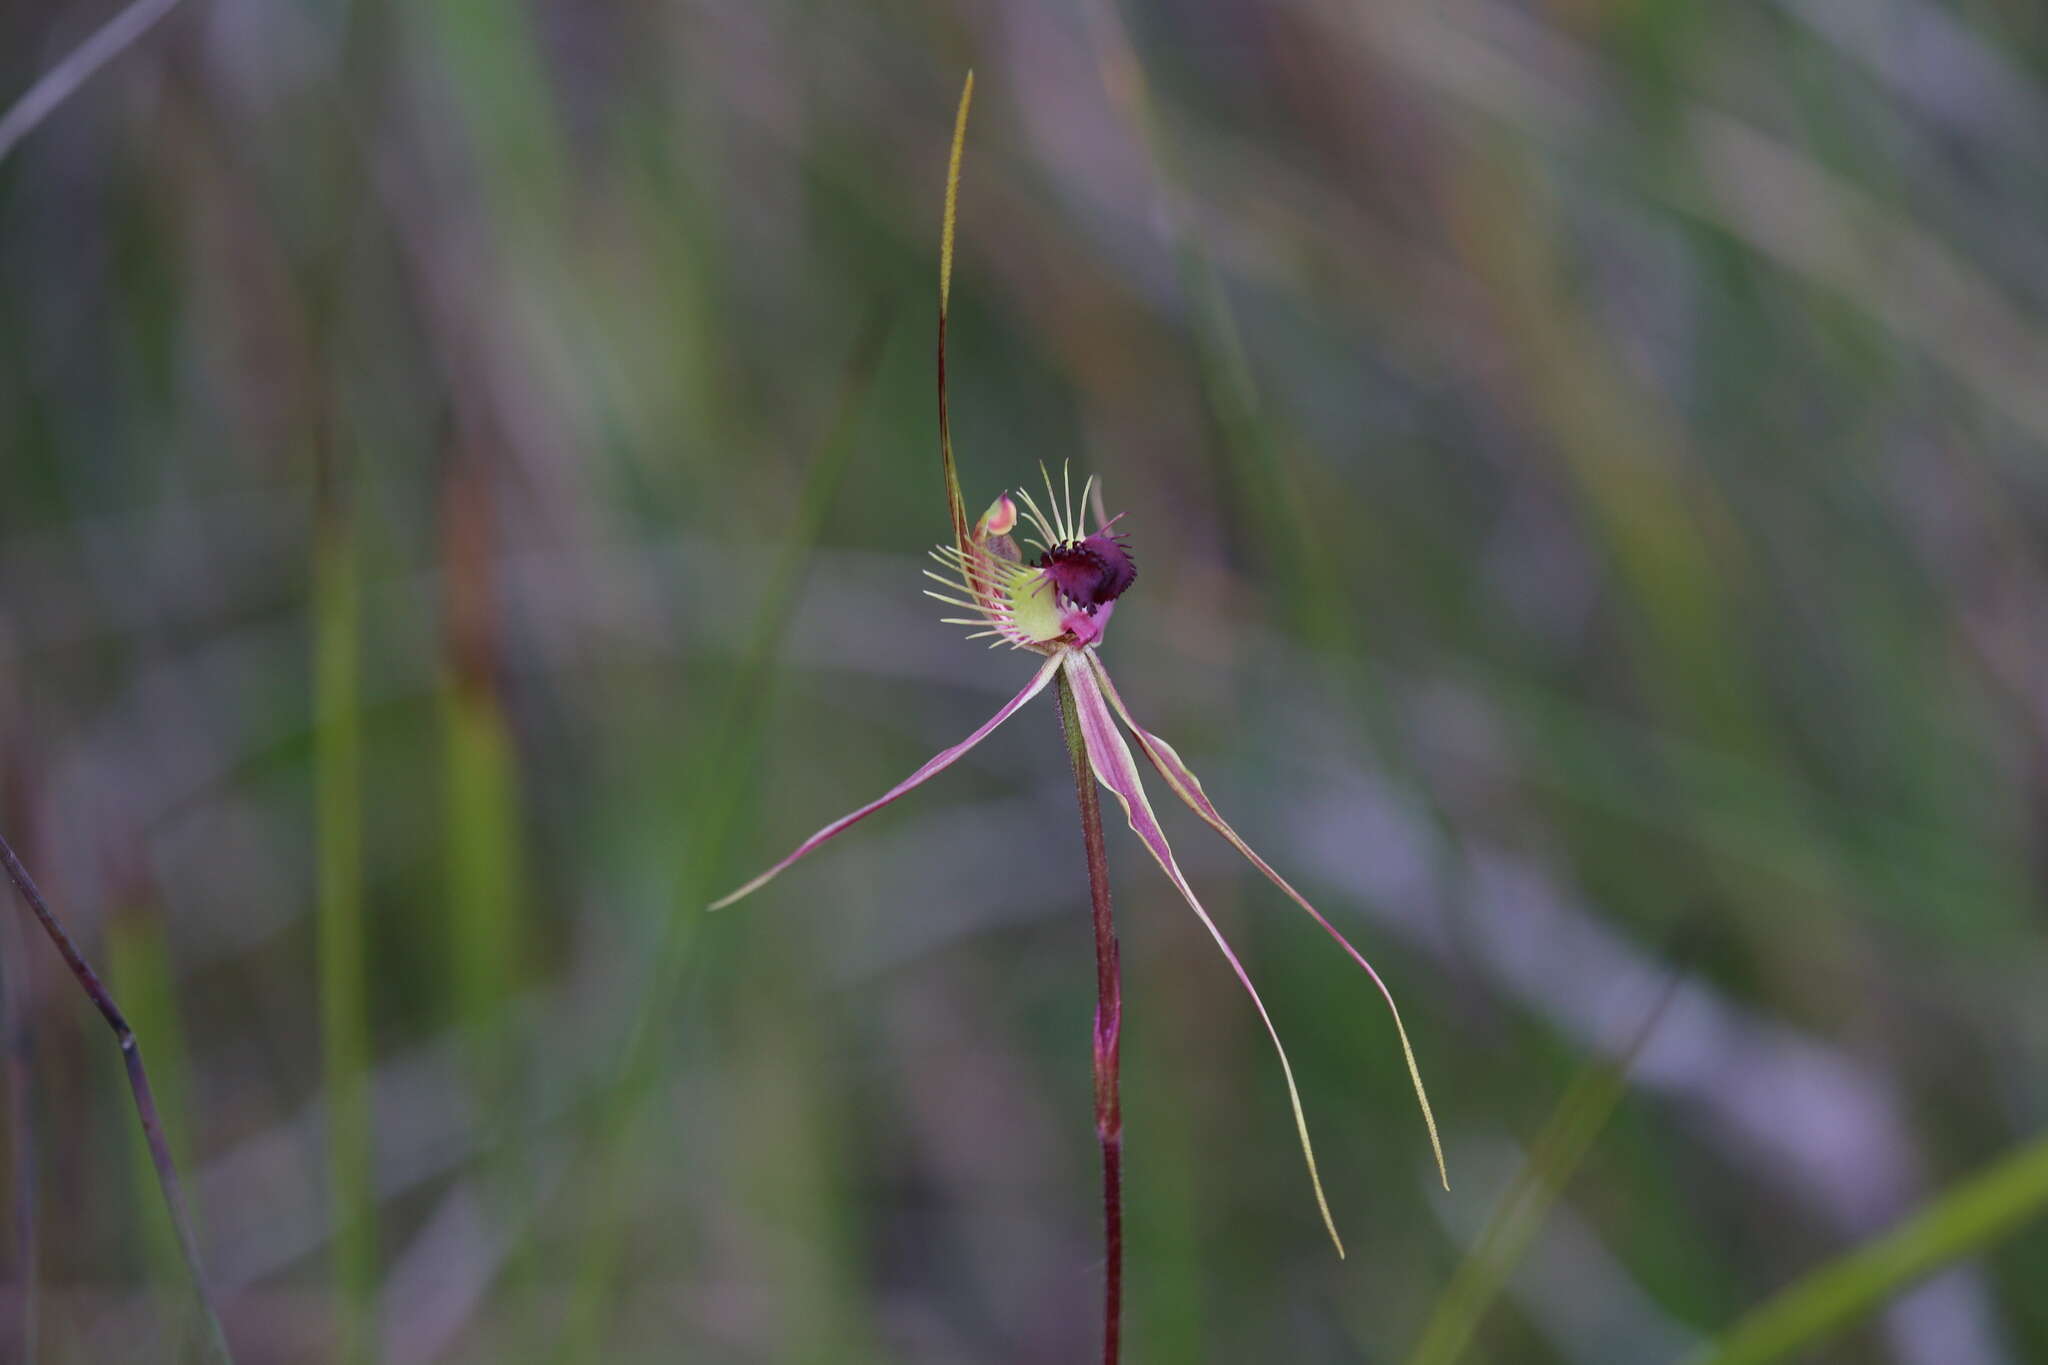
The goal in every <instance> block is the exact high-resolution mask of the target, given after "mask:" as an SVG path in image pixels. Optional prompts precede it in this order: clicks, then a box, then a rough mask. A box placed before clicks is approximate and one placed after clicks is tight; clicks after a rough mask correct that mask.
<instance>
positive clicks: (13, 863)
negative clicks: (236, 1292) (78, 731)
mask: <svg viewBox="0 0 2048 1365" xmlns="http://www.w3.org/2000/svg"><path fill="white" fill-rule="evenodd" d="M0 863H4V864H5V865H6V868H7V876H8V879H9V880H10V881H12V882H13V883H14V889H15V890H16V891H18V892H20V893H21V898H22V899H23V900H24V901H26V902H27V903H28V908H29V911H30V913H31V914H33V915H34V916H35V917H36V922H37V923H39V924H41V925H42V926H43V932H44V933H45V934H47V935H49V939H50V942H51V943H53V944H55V945H56V947H57V951H58V953H59V954H61V955H62V956H63V958H64V964H65V965H66V966H67V967H69V968H70V969H71V975H72V976H74V977H76V978H77V980H78V984H79V986H80V987H81V988H83V989H84V991H85V994H86V997H87V998H88V999H90V1000H91V1001H92V1003H93V1007H94V1008H95V1009H97V1010H99V1012H100V1017H101V1018H102V1019H105V1020H106V1021H107V1027H108V1028H110V1029H112V1030H113V1031H114V1039H115V1041H116V1042H117V1043H118V1044H119V1045H120V1048H121V1061H122V1063H123V1065H125V1066H126V1067H127V1069H128V1089H129V1092H130V1093H131V1094H133V1095H134V1097H135V1114H136V1117H137V1118H138V1119H140V1120H141V1123H142V1138H143V1141H144V1142H146V1143H147V1144H148V1145H149V1157H150V1161H151V1162H152V1164H154V1165H155V1167H156V1178H157V1185H158V1186H159V1187H160V1188H161V1189H162V1190H163V1192H164V1206H165V1208H167V1209H168V1210H169V1212H170V1215H171V1227H172V1230H173V1231H175V1232H176V1233H177V1236H178V1247H179V1249H180V1250H181V1251H183V1252H184V1253H185V1265H186V1268H187V1269H189V1270H190V1271H191V1272H192V1285H193V1289H194V1291H195V1292H196V1293H197V1295H198V1298H199V1308H200V1312H201V1314H202V1315H203V1316H204V1317H205V1319H206V1327H207V1338H208V1341H207V1345H208V1348H209V1350H210V1352H211V1355H212V1357H213V1359H215V1360H220V1361H229V1362H232V1361H233V1359H234V1356H233V1354H232V1353H231V1352H230V1351H229V1350H228V1338H227V1333H226V1332H225V1331H223V1330H222V1328H221V1325H220V1315H219V1314H218V1313H216V1312H215V1311H214V1307H213V1295H212V1293H211V1292H210V1291H209V1290H208V1289H207V1287H206V1273H205V1271H204V1270H202V1269H201V1267H200V1260H199V1239H198V1238H197V1237H194V1236H193V1235H192V1219H191V1216H190V1215H189V1214H187V1213H186V1211H185V1191H184V1187H183V1186H182V1185H181V1184H180V1183H179V1181H178V1168H177V1167H176V1165H174V1164H173V1163H172V1161H171V1148H170V1144H169V1143H168V1142H166V1141H165V1140H164V1126H163V1121H162V1119H160V1118H159V1117H158V1114H157V1107H156V1096H155V1095H154V1094H153V1093H152V1092H151V1090H150V1088H149V1072H148V1070H147V1069H146V1068H145V1067H144V1066H143V1064H142V1045H141V1044H140V1043H139V1042H137V1041H136V1038H135V1032H134V1030H133V1029H131V1028H129V1027H128V1019H127V1017H126V1016H125V1015H123V1014H122V1013H121V1009H120V1006H118V1005H116V1004H115V1003H114V997H113V996H112V995H111V994H109V993H108V991H107V988H106V986H105V985H104V984H103V983H102V982H101V981H100V977H99V973H97V972H95V971H94V970H93V969H92V965H91V964H90V963H88V962H87V961H86V960H85V957H84V956H83V955H82V954H81V953H80V952H79V951H78V947H77V945H76V944H74V943H73V942H72V941H71V936H70V935H69V934H67V933H65V932H64V926H63V925H62V924H60V923H59V922H58V920H57V916H56V913H55V912H54V911H52V910H51V909H50V905H49V902H48V901H45V900H44V899H43V893H42V891H41V890H40V889H38V888H37V886H36V884H35V879H34V878H32V877H30V876H29V875H28V869H27V868H25V867H23V866H22V865H21V859H19V858H17V857H15V855H14V850H13V848H11V847H9V845H8V843H7V841H6V840H5V839H0Z"/></svg>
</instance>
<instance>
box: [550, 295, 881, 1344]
mask: <svg viewBox="0 0 2048 1365" xmlns="http://www.w3.org/2000/svg"><path fill="white" fill-rule="evenodd" d="M888 333H889V327H888V320H887V314H886V313H884V312H883V311H881V310H880V309H877V310H876V311H875V312H874V313H873V314H872V315H871V316H870V317H869V319H868V321H867V323H866V325H865V326H864V327H863V328H862V331H861V334H860V338H859V339H858V340H857V341H856V342H855V343H854V347H853V351H852V354H851V357H850V358H849V360H848V362H847V367H846V372H845V377H844V380H843V382H842V384H841V386H840V391H839V395H838V398H837V400H836V402H835V404H834V411H833V416H832V420H831V424H830V426H829V427H828V429H827V434H826V437H825V440H824V442H823V445H822V447H821V449H820V451H819V454H818V457H817V458H816V459H815V460H814V461H813V462H812V464H811V468H810V470H809V472H808V473H807V474H806V476H805V479H804V484H803V489H802V492H801V493H800V494H799V495H798V501H797V514H796V518H795V524H794V525H793V526H792V527H791V529H790V534H789V538H788V539H787V540H786V541H785V542H784V544H783V550H782V554H781V556H780V557H779V558H778V560H777V562H776V566H775V568H774V570H773V571H772V573H771V574H770V576H769V580H768V584H767V586H766V588H765V589H764V590H763V592H762V595H761V605H760V608H759V610H758V611H757V613H756V615H755V617H754V624H753V629H752V630H751V631H750V632H749V635H748V644H747V648H746V653H745V655H744V657H743V658H742V659H741V662H740V666H739V669H738V671H737V672H736V673H735V675H734V677H733V681H732V685H731V687H730V689H729V690H728V691H727V693H726V694H725V697H724V699H723V702H722V703H721V705H720V707H719V709H718V711H717V716H718V720H717V721H716V722H715V723H714V724H713V725H712V726H711V727H710V729H709V730H708V731H707V734H708V735H709V738H710V743H709V745H708V746H707V750H706V752H705V754H704V756H703V758H702V760H701V761H700V762H698V763H697V764H696V765H695V766H694V767H693V769H692V770H691V773H690V777H689V779H688V780H689V792H688V795H687V796H686V797H685V799H684V802H683V809H684V811H685V812H687V814H686V817H685V823H686V830H687V835H688V838H687V847H686V851H685V854H684V858H683V866H682V868H681V870H680V873H679V875H678V878H677V888H676V891H677V895H676V901H675V904H674V905H673V907H672V908H671V909H670V911H669V915H668V919H667V923H666V924H665V925H664V926H663V930H662V939H661V944H660V947H659V948H658V949H657V953H656V958H655V966H654V975H653V977H652V980H651V982H650V984H649V988H648V991H647V993H646V994H645V995H644V996H643V997H642V999H641V1001H640V1005H639V1008H638V1010H637V1012H636V1014H635V1016H634V1019H633V1023H632V1026H631V1028H630V1029H629V1031H628V1033H627V1036H626V1043H625V1046H624V1048H623V1050H622V1054H621V1057H620V1061H619V1070H618V1072H617V1074H616V1075H615V1076H614V1078H613V1080H612V1083H611V1085H610V1086H609V1088H608V1089H607V1091H606V1093H605V1096H604V1098H603V1100H602V1101H601V1103H600V1106H599V1113H598V1117H597V1118H596V1120H595V1123H594V1128H595V1132H594V1134H593V1140H594V1142H595V1144H596V1146H597V1147H598V1148H599V1149H600V1151H601V1152H602V1156H601V1157H600V1166H601V1169H600V1171H599V1172H598V1175H597V1180H596V1185H595V1192H594V1194H593V1195H592V1199H591V1204H590V1208H589V1213H588V1218H589V1222H588V1228H589V1232H588V1235H587V1238H586V1242H585V1245H584V1247H583V1249H582V1254H581V1256H580V1257H579V1258H578V1260H577V1266H576V1285H575V1290H574V1294H573V1298H572V1300H571V1307H570V1312H569V1319H568V1321H569V1325H568V1329H567V1331H566V1332H565V1334H564V1337H563V1342H562V1346H561V1350H560V1352H559V1353H558V1358H560V1359H562V1360H565V1361H585V1360H596V1359H600V1358H602V1354H603V1352H602V1345H603V1337H604V1316H605V1312H606V1310H607V1307H608V1305H609V1303H610V1302H611V1299H612V1294H613V1291H614V1289H615V1288H616V1281H617V1278H618V1274H619V1270H620V1255H619V1253H620V1249H621V1247H620V1242H621V1236H622V1232H623V1228H622V1221H621V1215H620V1211H621V1209H622V1208H623V1207H624V1197H625V1188H624V1186H623V1184H622V1181H623V1178H624V1173H625V1171H626V1169H627V1168H628V1167H629V1166H630V1164H631V1163H630V1160H629V1159H628V1158H629V1157H630V1154H631V1151H632V1148H633V1144H632V1142H631V1140H630V1139H631V1138H632V1136H633V1134H634V1131H635V1129H636V1127H637V1125H638V1119H639V1117H640V1112H641V1110H642V1108H643V1101H644V1099H645V1095H646V1092H647V1091H648V1089H649V1088H650V1086H651V1083H652V1080H653V1071H654V1064H655V1062H656V1056H655V1051H654V1042H655V1039H656V1038H657V1036H658V1031H657V1028H656V1025H657V1024H659V1023H660V1021H661V1019H662V1018H663V1016H665V1015H666V1014H667V1013H668V1010H669V1008H670V1005H671V1004H672V1003H673V1000H674V998H675V996H676V995H677V994H678V992H679V991H680V989H681V986H682V984H683V978H684V974H685V969H686V967H687V966H688V964H689V960H690V950H691V947H692V946H693V944H694V943H695V940H696V935H697V931H698V926H699V924H700V923H701V922H702V921H703V919H704V915H705V906H706V904H707V903H708V902H709V900H710V896H711V892H710V890H709V888H710V886H711V884H712V878H713V877H714V876H715V875H716V873H717V871H718V866H719V859H720V856H721V854H722V852H723V848H724V844H725V840H726V838H727V836H728V834H729V833H730V830H731V827H732V821H733V817H734V811H735V807H736V806H737V804H738V803H737V801H736V800H735V799H734V788H735V786H736V783H735V775H736V774H737V773H739V772H741V771H742V770H743V769H744V768H745V766H746V765H747V764H748V762H749V761H750V760H751V758H752V756H753V754H754V753H755V752H756V751H757V750H758V749H759V747H760V742H761V734H762V731H763V728H764V725H765V721H766V717H767V699H768V696H769V694H770V691H771V688H770V678H771V675H772V672H773V669H774V666H775V660H776V656H777V654H778V652H779V649H780V646H781V642H782V638H783V635H784V633H785V632H786V631H787V630H788V627H789V623H790V620H791V618H792V617H793V616H794V615H795V613H796V606H797V601H798V596H799V590H800V589H801V587H802V584H803V571H804V567H805V566H806V565H807V564H808V563H809V561H810V555H811V550H812V548H813V547H814V546H815V545H816V544H817V541H818V538H819V536H820V535H821V534H822V533H823V531H824V528H825V519H826V517H827V516H828V515H829V514H830V512H831V509H832V504H833V501H834V499H835V498H836V497H837V495H838V491H839V484H840V480H841V478H842V477H843V476H844V474H845V472H846V466H847V463H848V461H849V459H850V458H851V455H852V450H853V445H854V439H853V438H854V436H855V434H856V432H857V431H858V430H859V426H860V420H859V419H860V417H861V415H862V412H863V410H864V408H865V400H866V398H867V395H868V392H869V389H870V388H871V387H872V384H873V380H874V376H875V371H876V368H877V367H878V366H879V364H880V363H881V359H882V353H883V350H884V348H885V343H886V342H887V339H888Z"/></svg>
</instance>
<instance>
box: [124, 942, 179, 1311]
mask: <svg viewBox="0 0 2048 1365" xmlns="http://www.w3.org/2000/svg"><path fill="white" fill-rule="evenodd" d="M105 939H106V965H107V982H108V985H109V987H110V988H111V989H112V990H115V991H117V992H119V993H120V998H121V1000H122V1001H123V1002H124V1003H125V1005H126V1006H127V1014H128V1022H129V1025H130V1026H131V1027H132V1028H134V1029H135V1031H136V1032H137V1033H140V1034H145V1035H147V1036H148V1037H149V1039H150V1040H151V1046H152V1047H153V1048H154V1049H155V1057H156V1067H155V1070H156V1087H157V1090H156V1097H157V1105H158V1107H159V1109H160V1110H161V1112H162V1114H163V1119H164V1124H165V1129H164V1132H165V1137H166V1141H167V1144H168V1146H169V1148H170V1153H171V1160H172V1162H173V1163H174V1164H176V1165H177V1166H178V1167H179V1168H181V1169H189V1168H190V1167H191V1165H192V1152H191V1148H190V1145H189V1144H188V1143H185V1142H181V1141H180V1140H179V1134H181V1133H189V1132H190V1131H191V1114H192V1109H191V1099H192V1079H191V1078H192V1069H191V1059H190V1053H189V1050H188V1049H187V1047H186V1044H185V1033H184V1030H183V1028H182V1027H181V1026H180V1024H179V1020H178V1008H177V981H176V977H175V975H174V973H173V971H172V967H171V960H170V951H169V947H168V944H167V942H166V939H165V934H164V929H163V924H162V922H161V919H160V918H159V916H157V915H156V914H155V913H154V912H153V911H152V910H151V909H150V908H149V907H146V906H139V905H138V906H130V907H128V908H125V909H123V910H121V911H119V912H117V913H116V914H114V915H113V916H111V917H110V918H109V919H108V922H107V927H106V930H105ZM134 1148H135V1161H136V1168H137V1169H138V1170H139V1171H141V1172H144V1174H143V1177H142V1180H143V1183H144V1184H147V1183H148V1182H149V1180H151V1179H152V1178H153V1177H152V1176H151V1175H149V1174H148V1172H149V1171H150V1169H151V1158H150V1153H149V1148H148V1145H147V1144H146V1143H142V1142H137V1143H135V1144H134ZM143 1221H144V1224H145V1226H144V1229H143V1239H142V1240H143V1247H144V1255H145V1256H146V1258H147V1265H148V1266H149V1270H150V1275H151V1278H152V1279H153V1280H154V1281H157V1282H158V1283H162V1284H176V1283H177V1282H178V1281H179V1280H180V1279H181V1278H182V1276H183V1271H182V1269H181V1268H180V1267H181V1263H182V1260H183V1256H182V1253H181V1251H180V1250H179V1247H178V1239H177V1234H176V1232H175V1230H174V1229H173V1228H172V1227H171V1224H170V1220H169V1219H168V1218H166V1217H164V1216H163V1214H162V1213H161V1212H159V1211H158V1210H155V1209H150V1210H149V1211H148V1213H147V1215H146V1216H145V1217H144V1220H143ZM178 1307H180V1308H182V1303H180V1304H179V1305H178Z"/></svg>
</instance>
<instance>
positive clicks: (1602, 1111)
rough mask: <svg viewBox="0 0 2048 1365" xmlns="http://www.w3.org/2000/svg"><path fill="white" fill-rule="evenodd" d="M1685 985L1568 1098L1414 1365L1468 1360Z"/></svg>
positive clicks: (1433, 1320) (1447, 1298)
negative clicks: (1489, 1310)
mask: <svg viewBox="0 0 2048 1365" xmlns="http://www.w3.org/2000/svg"><path fill="white" fill-rule="evenodd" d="M1679 980H1680V978H1679V977H1677V976H1673V977H1672V978H1671V981H1670V984H1669V985H1667V986H1666V987H1665V989H1664V990H1663V991H1662V992H1660V993H1659V994H1658V996H1657V1000H1656V1003H1655V1004H1654V1005H1653V1006H1652V1007H1651V1008H1650V1012H1649V1013H1648V1014H1647V1015H1646V1016H1645V1017H1644V1019H1643V1022H1642V1025H1641V1026H1640V1027H1639V1028H1637V1029H1636V1032H1635V1036H1634V1037H1633V1038H1631V1039H1630V1040H1629V1044H1628V1046H1627V1047H1626V1048H1625V1049H1623V1050H1622V1052H1621V1054H1620V1055H1619V1056H1617V1057H1612V1058H1609V1059H1607V1060H1604V1061H1601V1062H1598V1063H1596V1064H1594V1065H1592V1066H1589V1067H1587V1068H1586V1069H1585V1070H1584V1071H1582V1072H1581V1073H1580V1074H1579V1076H1578V1078H1577V1079H1576V1080H1574V1081H1573V1082H1572V1084H1571V1087H1570V1088H1569V1089H1567V1090H1566V1091H1565V1093H1564V1097H1563V1098H1562V1099H1560V1100H1559V1101H1558V1103H1557V1108H1556V1109H1555V1110H1554V1111H1553V1112H1552V1114H1551V1116H1550V1121H1549V1122H1548V1123H1546V1124H1545V1125H1544V1126H1543V1131H1542V1132H1541V1133H1540V1134H1538V1135H1537V1138H1536V1140H1535V1141H1534V1142H1533V1143H1531V1144H1530V1147H1529V1156H1528V1159H1527V1160H1526V1161H1525V1162H1523V1163H1522V1169H1521V1170H1520V1171H1519V1172H1517V1174H1516V1176H1515V1180H1514V1183H1513V1184H1512V1185H1510V1186H1509V1187H1508V1190H1507V1192H1506V1193H1505V1194H1503V1195H1502V1196H1501V1201H1500V1204H1499V1206H1498V1207H1496V1208H1495V1209H1494V1211H1493V1216H1492V1217H1491V1218H1490V1219H1488V1220H1487V1224H1486V1228H1485V1230H1484V1231H1482V1232H1481V1233H1480V1235H1479V1240H1478V1241H1477V1242H1476V1243H1475V1244H1474V1245H1473V1248H1472V1253H1471V1255H1469V1256H1467V1257H1466V1258H1465V1262H1464V1264H1463V1265H1460V1266H1459V1267H1458V1273H1457V1274H1456V1275H1454V1276H1453V1277H1452V1278H1451V1282H1450V1284H1449V1285H1448V1286H1446V1287H1445V1289H1444V1292H1443V1294H1442V1295H1441V1296H1440V1297H1439V1298H1438V1299H1437V1303H1436V1308H1435V1309H1434V1310H1433V1311H1432V1312H1431V1313H1430V1316H1429V1321H1428V1323H1427V1324H1425V1325H1424V1327H1423V1329H1422V1335H1421V1336H1420V1337H1419V1338H1418V1339H1417V1340H1416V1343H1415V1349H1414V1351H1412V1352H1411V1353H1410V1354H1409V1356H1408V1365H1452V1363H1453V1362H1454V1361H1456V1360H1457V1359H1459V1358H1460V1357H1461V1356H1462V1355H1463V1354H1464V1353H1465V1348H1466V1347H1467V1346H1469V1345H1470V1344H1471V1341H1472V1336H1473V1333H1475V1332H1476V1331H1477V1330H1478V1328H1479V1323H1480V1321H1481V1320H1482V1319H1483V1318H1484V1317H1485V1316H1486V1310H1487V1308H1488V1307H1489V1306H1490V1305H1491V1304H1492V1302H1493V1300H1494V1297H1495V1295H1497V1294H1498V1293H1499V1292H1500V1287H1501V1285H1502V1284H1503V1283H1505V1282H1506V1280H1507V1277H1508V1276H1509V1275H1510V1274H1512V1273H1513V1272H1514V1269H1515V1267H1516V1266H1517V1265H1519V1264H1521V1261H1522V1257H1523V1256H1524V1255H1526V1254H1527V1253H1528V1250H1529V1244H1530V1243H1531V1242H1533V1241H1534V1240H1535V1238H1536V1234H1537V1233H1538V1232H1540V1231H1542V1228H1543V1223H1544V1220H1545V1219H1546V1218H1548V1217H1549V1215H1550V1210H1551V1206H1552V1205H1554V1204H1555V1203H1556V1202H1557V1197H1558V1195H1559V1193H1560V1192H1562V1191H1563V1189H1564V1187H1565V1183H1566V1182H1567V1181H1569V1180H1570V1179H1571V1176H1572V1173H1573V1172H1574V1171H1576V1170H1577V1169H1578V1168H1579V1163H1580V1162H1582V1161H1583V1160H1585V1157H1586V1153H1587V1152H1588V1151H1590V1150H1591V1149H1592V1146H1593V1139H1594V1138H1596V1137H1598V1136H1599V1135H1600V1133H1601V1131H1602V1130H1603V1129H1604V1128H1605V1127H1606V1126H1607V1120H1608V1119H1609V1118H1610V1117H1612V1115H1613V1113H1614V1110H1615V1106H1617V1105H1619V1104H1620V1103H1621V1100H1622V1097H1623V1096H1624V1095H1626V1094H1627V1093H1628V1074H1629V1068H1630V1067H1632V1066H1633V1065H1634V1064H1635V1059H1636V1058H1637V1057H1638V1056H1639V1055H1640V1054H1641V1053H1642V1050H1643V1047H1644V1046H1645V1045H1646V1044H1647V1043H1648V1042H1649V1041H1650V1038H1651V1036H1652V1035H1653V1034H1654V1033H1655V1032H1656V1031H1657V1023H1658V1021H1659V1020H1661V1019H1662V1018H1663V1017H1664V1010H1665V1007H1666V1006H1668V1005H1669V1004H1670V1003H1671V997H1672V995H1673V994H1674V993H1675V992H1676V991H1677V989H1678V983H1679Z"/></svg>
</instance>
